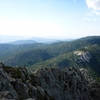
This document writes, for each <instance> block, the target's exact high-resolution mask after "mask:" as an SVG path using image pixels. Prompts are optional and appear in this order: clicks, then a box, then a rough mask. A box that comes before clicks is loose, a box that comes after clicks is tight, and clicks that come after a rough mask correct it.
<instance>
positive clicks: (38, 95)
mask: <svg viewBox="0 0 100 100" xmlns="http://www.w3.org/2000/svg"><path fill="white" fill-rule="evenodd" d="M0 100H100V85H99V84H97V83H96V81H94V80H93V79H92V77H91V76H90V75H89V74H88V72H87V70H86V69H80V70H78V69H76V68H64V69H60V68H41V69H38V70H37V71H35V73H32V74H28V71H27V69H25V68H12V67H5V66H3V65H2V64H1V65H0Z"/></svg>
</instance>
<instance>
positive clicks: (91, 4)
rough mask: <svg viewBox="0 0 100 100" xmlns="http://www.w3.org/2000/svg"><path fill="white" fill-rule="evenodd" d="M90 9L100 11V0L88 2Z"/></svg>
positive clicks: (88, 0)
mask: <svg viewBox="0 0 100 100" xmlns="http://www.w3.org/2000/svg"><path fill="white" fill-rule="evenodd" d="M86 3H87V6H88V8H92V9H93V10H100V0H86Z"/></svg>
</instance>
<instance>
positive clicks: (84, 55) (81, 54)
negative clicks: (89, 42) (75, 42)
mask: <svg viewBox="0 0 100 100" xmlns="http://www.w3.org/2000/svg"><path fill="white" fill-rule="evenodd" d="M74 55H76V56H77V57H78V58H77V59H78V60H80V61H81V62H88V63H89V62H90V59H91V58H92V55H91V54H90V52H88V51H82V50H81V51H75V52H74Z"/></svg>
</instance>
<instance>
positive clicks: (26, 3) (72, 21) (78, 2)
mask: <svg viewBox="0 0 100 100" xmlns="http://www.w3.org/2000/svg"><path fill="white" fill-rule="evenodd" d="M0 35H7V36H8V35H10V36H11V35H13V36H27V37H29V36H30V37H31V36H32V37H48V38H79V37H83V36H89V35H100V0H0Z"/></svg>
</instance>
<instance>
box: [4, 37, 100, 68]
mask: <svg viewBox="0 0 100 100" xmlns="http://www.w3.org/2000/svg"><path fill="white" fill-rule="evenodd" d="M36 45H37V44H36ZM95 45H97V47H99V46H100V37H90V38H89V37H87V38H86V37H85V38H82V39H78V40H75V41H71V42H58V43H53V44H48V45H43V46H40V47H39V48H38V47H37V48H36V49H31V50H30V49H29V48H30V47H29V48H27V47H26V48H24V49H27V50H26V51H24V50H23V51H21V53H18V54H17V55H14V56H12V57H9V59H7V60H5V63H6V64H7V65H11V66H24V65H26V66H34V64H37V65H38V64H39V62H41V61H44V62H45V60H48V62H49V60H51V61H52V62H51V61H50V62H51V64H52V63H53V62H54V61H55V60H54V59H55V58H56V59H59V57H60V56H61V57H60V59H59V60H57V62H58V61H60V62H61V61H62V63H61V65H62V66H63V64H64V62H63V59H64V58H63V57H65V56H66V57H67V58H68V57H69V58H70V59H69V60H68V61H69V65H67V62H68V61H66V60H65V63H66V64H65V65H66V66H71V65H75V64H73V63H72V61H73V59H74V58H73V56H72V58H71V57H70V56H71V55H72V53H73V52H74V51H76V50H79V49H82V48H83V49H86V47H89V46H90V47H91V46H95ZM22 46H25V45H22ZM27 46H28V45H27ZM31 46H32V45H31ZM19 47H20V46H19ZM97 53H98V52H97ZM64 55H65V56H64ZM71 60H72V61H71ZM44 62H43V64H42V66H45V64H44ZM60 62H59V63H60ZM73 62H74V61H73ZM48 64H49V63H48ZM58 65H60V64H58ZM65 65H64V66H65ZM64 66H63V67H64Z"/></svg>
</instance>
